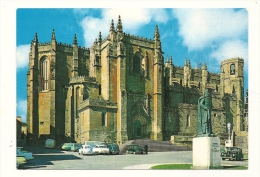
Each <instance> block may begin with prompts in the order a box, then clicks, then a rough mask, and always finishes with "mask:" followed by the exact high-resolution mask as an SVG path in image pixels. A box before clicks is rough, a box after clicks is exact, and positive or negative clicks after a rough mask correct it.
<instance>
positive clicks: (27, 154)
mask: <svg viewBox="0 0 260 177" xmlns="http://www.w3.org/2000/svg"><path fill="white" fill-rule="evenodd" d="M16 156H17V157H23V156H24V157H25V158H26V160H32V159H34V157H33V153H32V152H28V151H24V150H23V148H22V147H17V149H16Z"/></svg>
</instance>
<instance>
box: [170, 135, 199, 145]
mask: <svg viewBox="0 0 260 177" xmlns="http://www.w3.org/2000/svg"><path fill="white" fill-rule="evenodd" d="M193 138H194V137H193V136H181V135H173V136H171V140H170V141H171V143H172V144H174V145H178V146H188V147H192V139H193Z"/></svg>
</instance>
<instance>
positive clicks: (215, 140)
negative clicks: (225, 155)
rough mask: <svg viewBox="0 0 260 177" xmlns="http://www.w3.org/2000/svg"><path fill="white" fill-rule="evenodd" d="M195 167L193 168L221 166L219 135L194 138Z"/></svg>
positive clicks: (216, 167) (215, 167) (217, 167)
mask: <svg viewBox="0 0 260 177" xmlns="http://www.w3.org/2000/svg"><path fill="white" fill-rule="evenodd" d="M192 146H193V167H192V169H219V168H221V157H220V139H219V137H196V138H193V143H192Z"/></svg>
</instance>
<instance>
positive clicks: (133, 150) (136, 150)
mask: <svg viewBox="0 0 260 177" xmlns="http://www.w3.org/2000/svg"><path fill="white" fill-rule="evenodd" d="M126 153H127V154H143V153H144V148H142V147H141V146H139V145H137V144H132V145H130V146H129V147H128V148H127V149H126Z"/></svg>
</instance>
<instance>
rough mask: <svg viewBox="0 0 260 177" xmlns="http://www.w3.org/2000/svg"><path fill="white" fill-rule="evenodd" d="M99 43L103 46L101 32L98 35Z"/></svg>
mask: <svg viewBox="0 0 260 177" xmlns="http://www.w3.org/2000/svg"><path fill="white" fill-rule="evenodd" d="M98 42H99V43H100V44H101V42H102V36H101V32H100V31H99V35H98Z"/></svg>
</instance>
